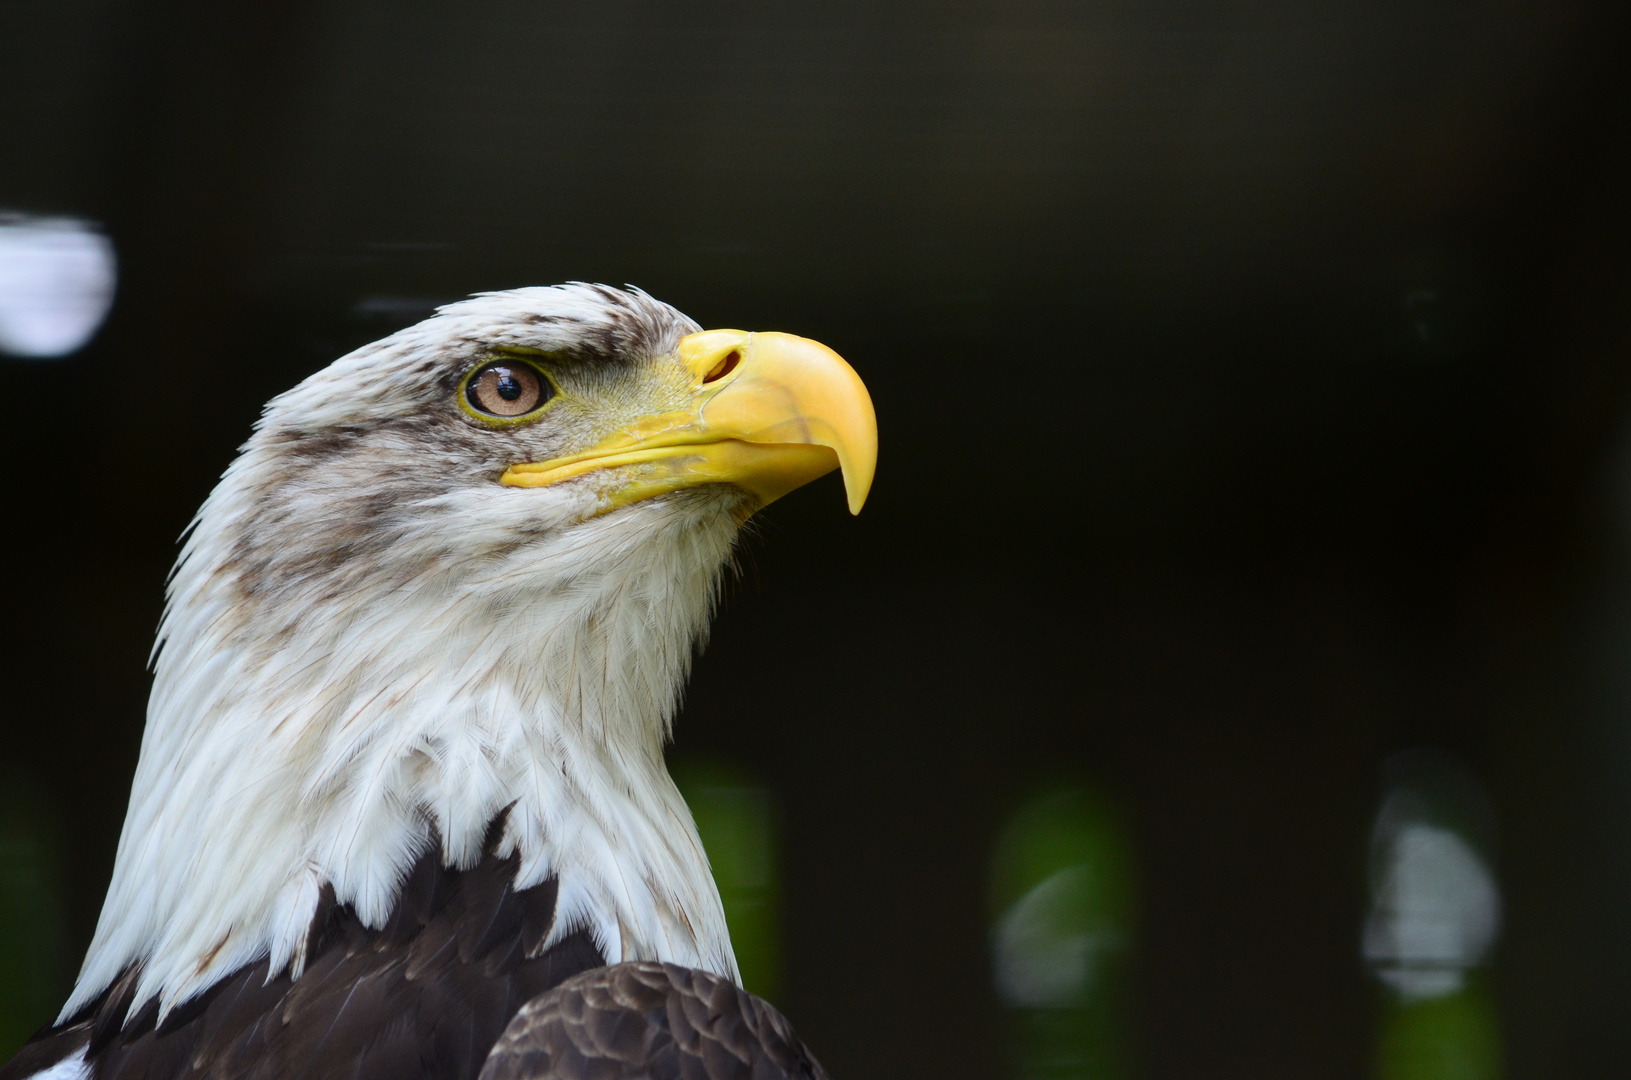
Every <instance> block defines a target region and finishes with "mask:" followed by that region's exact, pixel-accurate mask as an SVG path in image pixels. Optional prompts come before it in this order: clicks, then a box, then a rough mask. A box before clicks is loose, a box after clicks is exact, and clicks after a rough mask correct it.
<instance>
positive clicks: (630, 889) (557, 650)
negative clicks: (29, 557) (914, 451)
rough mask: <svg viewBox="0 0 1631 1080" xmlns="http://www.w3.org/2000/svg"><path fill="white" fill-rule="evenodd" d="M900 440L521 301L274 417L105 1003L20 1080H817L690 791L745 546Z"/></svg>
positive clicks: (27, 1060) (105, 955) (405, 350)
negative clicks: (778, 1005) (696, 718)
mask: <svg viewBox="0 0 1631 1080" xmlns="http://www.w3.org/2000/svg"><path fill="white" fill-rule="evenodd" d="M876 456H877V429H876V424H875V420H874V416H873V409H872V403H871V401H870V399H869V398H868V395H867V391H866V388H865V387H864V386H863V385H862V383H861V380H860V379H859V377H858V376H857V375H856V374H855V372H854V371H853V370H852V369H851V368H850V367H849V365H847V364H846V363H845V362H844V361H843V360H842V359H840V358H839V357H838V355H837V354H835V353H833V352H832V351H831V350H829V349H827V348H826V347H824V346H822V345H820V344H817V343H816V342H814V341H810V340H807V339H805V338H800V337H794V336H791V335H787V334H774V333H745V332H741V331H737V330H716V331H703V330H702V329H701V328H700V327H699V326H697V325H696V324H695V323H693V322H692V321H691V320H689V319H688V318H686V317H685V316H684V315H682V314H680V313H679V312H678V311H676V310H674V309H673V308H671V307H669V306H668V305H666V304H663V303H660V302H658V301H657V300H655V299H653V298H652V297H650V296H648V295H646V294H645V293H643V292H641V291H639V290H635V289H627V290H625V289H615V288H610V287H607V286H602V285H586V284H581V283H578V284H570V285H562V286H555V287H549V288H526V289H517V290H514V291H509V292H498V293H486V294H481V295H478V296H475V297H473V298H471V299H468V300H465V301H461V302H459V303H455V304H451V305H449V306H446V307H443V308H441V309H440V310H439V311H438V313H437V314H436V315H434V316H433V317H431V318H429V319H427V320H426V321H424V322H422V323H420V324H418V325H416V326H412V327H409V328H407V329H405V330H402V331H400V332H398V333H396V334H393V335H391V336H390V337H387V338H385V339H383V340H381V341H378V342H375V343H374V344H371V345H367V346H365V347H363V348H361V349H358V350H357V351H355V352H353V353H351V354H349V355H347V356H345V357H342V358H341V359H339V360H337V361H335V362H334V363H333V364H332V365H331V366H329V367H328V368H326V369H324V370H322V371H319V372H318V373H317V374H315V375H313V376H311V377H310V378H308V379H307V380H306V381H305V382H303V383H301V384H300V385H298V386H296V387H295V388H294V389H292V390H290V391H288V392H287V393H284V394H282V395H281V396H279V397H277V398H275V399H273V400H272V401H271V403H270V404H268V405H267V407H266V409H265V412H264V414H263V415H262V417H261V419H260V421H259V423H258V424H257V425H256V428H255V430H254V433H253V435H252V436H251V438H250V439H249V441H248V442H247V443H245V444H244V446H243V448H242V451H241V453H240V454H239V456H238V457H237V459H236V460H234V461H233V462H232V464H231V466H230V467H229V468H228V469H227V470H226V472H225V474H224V475H223V476H222V479H221V482H220V483H219V485H218V486H217V487H216V488H215V490H214V491H213V492H212V493H211V494H210V496H209V498H208V499H207V500H206V501H205V503H204V505H203V507H202V508H201V509H200V510H199V512H198V515H197V517H196V518H195V519H194V521H193V524H192V526H191V530H190V532H189V534H188V536H187V538H186V540H185V543H184V546H183V549H182V553H181V557H180V559H179V561H178V563H177V565H176V569H175V571H174V574H173V576H172V578H171V580H170V584H169V588H168V593H167V605H166V609H165V615H164V618H163V621H162V623H161V625H160V628H159V634H158V645H157V646H156V660H155V663H154V682H153V690H152V697H151V700H150V702H149V706H148V711H147V726H146V729H145V732H144V734H143V737H142V745H141V756H140V761H139V763H138V765H137V768H136V776H135V780H134V783H133V785H132V790H131V796H130V806H129V811H128V813H127V816H126V818H125V824H124V829H123V832H122V834H121V836H120V839H119V849H118V856H117V860H116V863H115V866H114V871H113V878H112V882H111V884H110V885H109V887H108V894H107V899H106V901H105V903H104V906H103V908H102V914H101V918H100V921H99V922H98V924H97V927H96V932H95V935H94V938H93V940H92V942H91V945H90V949H89V952H88V954H87V955H86V957H85V961H84V965H83V967H82V968H81V970H80V973H79V978H78V982H77V984H76V985H75V987H74V989H73V992H72V994H71V995H70V996H69V998H68V1001H67V1003H66V1004H65V1005H64V1006H63V1008H62V1011H61V1013H60V1015H59V1016H58V1017H57V1019H56V1021H55V1023H54V1024H52V1025H51V1026H49V1027H48V1028H47V1029H45V1030H44V1031H42V1032H41V1033H40V1034H39V1035H38V1036H36V1037H35V1039H34V1040H33V1041H32V1042H30V1043H29V1044H28V1045H27V1046H25V1047H24V1048H23V1050H21V1051H20V1052H19V1053H18V1054H17V1056H16V1057H15V1058H13V1060H12V1061H11V1062H10V1063H9V1064H7V1065H6V1066H5V1068H4V1069H0V1080H11V1078H14V1077H15V1078H24V1077H36V1076H37V1077H41V1078H49V1080H115V1078H121V1080H122V1078H142V1080H170V1078H173V1077H174V1078H179V1077H211V1078H214V1080H230V1078H240V1077H242V1078H268V1080H270V1078H287V1080H294V1078H297V1077H298V1078H303V1080H338V1078H341V1077H344V1078H347V1080H352V1078H356V1080H373V1078H378V1080H387V1078H388V1080H413V1078H417V1077H425V1078H431V1077H434V1078H439V1080H442V1078H445V1080H455V1078H457V1080H464V1078H470V1080H474V1078H476V1077H478V1076H480V1077H482V1078H483V1080H523V1078H533V1080H543V1078H546V1077H547V1078H560V1080H572V1078H579V1077H584V1078H587V1077H608V1078H609V1077H631V1078H632V1077H651V1078H666V1077H674V1078H679V1077H686V1078H691V1077H744V1078H745V1077H754V1078H771V1077H820V1076H822V1075H823V1073H822V1072H821V1069H820V1067H819V1065H817V1064H816V1062H815V1060H814V1059H813V1058H812V1057H811V1056H810V1054H809V1052H808V1051H807V1050H806V1049H805V1047H804V1046H803V1044H802V1043H801V1042H799V1040H798V1039H797V1038H796V1036H795V1035H794V1034H793V1032H792V1030H791V1029H790V1028H789V1027H788V1025H787V1022H786V1021H785V1019H783V1018H782V1016H781V1015H780V1014H779V1013H777V1012H776V1011H775V1010H774V1009H773V1008H771V1007H770V1006H769V1005H767V1004H766V1003H764V1002H763V1001H760V1000H758V999H757V998H753V997H751V996H750V995H748V994H746V993H744V992H743V991H742V990H741V989H739V987H738V986H737V983H738V981H739V979H738V974H737V966H736V960H735V957H734V955H733V954H732V951H731V942H730V936H729V934H728V932H727V930H726V925H725V917H724V912H723V909H722V907H721V905H720V899H719V894H718V892H717V890H716V888H715V886H714V883H713V880H712V878H711V876H710V874H709V870H708V862H707V858H706V856H705V855H704V853H703V848H702V844H701V842H700V840H699V839H698V836H697V831H696V827H695V825H694V824H693V823H692V819H691V815H690V813H689V811H688V810H687V808H686V805H685V802H684V800H683V799H682V798H681V797H680V794H679V792H678V791H677V790H676V788H675V786H674V784H673V782H672V781H671V780H670V779H669V776H668V773H667V771H666V769H665V767H664V762H663V747H664V744H665V741H666V740H667V738H668V735H669V732H670V727H671V723H672V720H673V716H674V712H675V708H676V703H677V700H678V696H679V693H680V690H681V687H682V684H683V682H684V680H685V677H686V675H687V673H688V669H689V666H690V663H691V659H692V656H693V654H694V651H695V649H696V647H697V645H698V643H699V642H700V640H701V639H702V637H703V635H704V634H705V633H706V630H707V626H708V621H709V618H710V616H711V613H712V609H713V606H714V602H715V598H716V595H717V591H718V585H719V582H720V579H721V575H722V573H723V572H724V569H725V568H726V566H727V564H729V562H730V560H731V553H732V549H733V545H734V544H735V543H736V539H737V536H738V533H739V530H740V529H741V527H742V525H743V523H744V522H745V521H746V520H747V519H748V517H749V516H750V515H752V514H753V513H754V512H755V511H756V510H758V509H759V508H760V507H762V506H764V505H765V504H766V503H768V502H770V501H771V500H773V499H776V498H777V497H779V496H781V495H783V494H785V493H787V492H788V491H791V490H793V489H794V488H796V487H798V486H800V485H801V484H804V483H807V482H808V481H810V480H812V479H814V478H816V477H818V476H821V475H823V474H825V473H828V472H830V471H832V470H833V469H835V468H840V469H842V471H843V479H844V483H845V485H846V489H847V491H848V497H849V503H850V508H851V510H852V511H859V509H860V506H861V503H862V502H863V501H864V499H865V498H866V494H867V491H868V489H869V487H870V485H871V482H872V474H873V468H874V464H875V462H876Z"/></svg>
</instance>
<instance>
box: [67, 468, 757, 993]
mask: <svg viewBox="0 0 1631 1080" xmlns="http://www.w3.org/2000/svg"><path fill="white" fill-rule="evenodd" d="M241 460H242V459H240V461H241ZM235 468H237V466H235ZM231 477H232V474H231V473H230V472H229V474H228V479H229V480H230V479H231ZM222 487H223V489H228V491H227V495H226V496H222V495H221V489H218V492H217V495H214V496H212V497H211V500H210V502H209V503H206V506H205V508H204V510H203V511H202V512H201V515H200V519H199V523H198V525H197V528H196V530H195V532H194V534H193V535H192V537H191V538H190V540H189V542H188V545H187V547H186V549H185V551H184V553H183V559H182V562H181V564H180V565H179V567H178V570H177V573H176V575H175V577H174V579H173V581H172V585H171V590H170V604H169V608H168V611H167V615H166V619H165V623H164V626H163V629H162V632H161V636H162V638H163V639H164V641H165V644H164V646H163V651H162V652H161V654H160V655H159V658H158V661H157V663H156V665H155V682H154V688H153V693H152V697H151V699H150V702H149V709H148V717H147V727H146V730H145V732H144V735H143V742H142V750H141V758H140V761H139V764H138V767H137V773H136V778H135V782H134V784H133V787H132V794H131V803H130V809H129V812H128V814H127V817H126V821H125V826H124V830H123V833H122V835H121V838H120V844H119V852H118V856H117V859H116V864H115V870H114V875H113V881H112V883H111V885H110V887H109V892H108V897H107V901H106V903H105V905H104V908H103V912H102V916H101V919H100V921H99V923H98V926H97V931H96V934H95V936H94V939H93V942H92V945H91V948H90V951H89V953H88V954H87V957H86V961H85V965H84V967H83V969H82V971H81V974H80V978H79V981H78V984H77V986H76V988H75V991H74V993H73V995H72V997H71V998H70V999H69V1002H68V1004H67V1005H66V1006H65V1008H64V1010H63V1013H62V1017H63V1018H66V1017H69V1016H71V1015H73V1014H74V1013H75V1012H77V1011H78V1010H79V1009H81V1008H83V1007H84V1006H85V1005H86V1004H88V1003H89V1002H90V1001H92V1000H94V999H95V998H96V997H97V995H99V994H100V993H101V992H102V991H103V990H104V989H106V988H107V987H108V986H109V985H110V984H111V983H112V982H113V981H114V980H115V979H117V978H118V977H119V976H120V975H121V973H123V972H125V971H127V970H129V969H131V968H132V967H133V966H134V967H137V968H139V970H140V978H139V984H138V989H137V991H136V995H135V998H134V1000H133V1003H132V1006H131V1009H132V1011H133V1012H134V1011H135V1010H137V1009H139V1008H141V1007H142V1006H143V1005H144V1004H146V1002H147V1001H149V1000H150V999H152V998H155V997H156V998H158V1000H159V1003H160V1008H161V1010H162V1011H166V1012H167V1011H168V1010H169V1009H170V1008H172V1007H174V1006H175V1005H177V1004H179V1003H180V1002H182V1001H185V1000H187V999H188V998H190V997H192V996H193V995H195V994H197V993H199V992H201V991H202V990H204V989H207V988H208V987H209V986H211V985H213V984H214V983H215V982H217V981H219V980H220V979H221V978H223V977H225V976H227V975H229V974H231V973H232V972H234V971H236V970H238V969H240V968H242V967H244V966H246V965H247V964H251V963H255V962H258V961H260V960H261V959H268V960H269V962H270V973H271V975H277V974H279V973H282V972H288V973H289V974H291V975H293V976H294V977H296V978H298V977H299V975H300V974H301V972H302V970H303V966H304V964H305V961H306V957H305V954H304V950H305V948H306V942H307V940H308V939H309V937H310V934H309V930H310V926H311V922H312V919H313V917H314V914H315V913H316V911H317V909H318V906H319V898H320V896H322V894H323V893H324V891H325V890H331V891H332V894H333V896H334V899H335V900H336V901H337V902H338V903H341V904H345V905H349V906H350V907H351V908H352V909H354V911H355V912H356V915H357V917H358V919H359V920H360V921H361V922H362V924H363V925H364V926H367V927H374V928H378V927H382V926H384V925H385V923H386V922H387V920H388V919H389V917H390V915H391V912H392V910H393V908H394V906H395V904H396V901H397V898H398V895H399V892H400V889H401V885H402V880H403V877H404V875H405V874H406V873H407V872H408V869H409V868H410V867H411V866H412V865H413V864H414V862H415V860H416V859H417V858H419V857H420V855H421V854H422V853H424V852H425V851H426V850H427V849H428V848H429V847H431V846H432V845H435V844H439V845H440V846H441V849H442V850H441V858H442V860H443V863H444V865H447V866H449V867H453V868H456V869H463V868H468V867H470V866H474V865H476V863H477V862H479V860H480V859H481V857H482V854H483V845H484V838H485V837H486V835H487V831H488V827H489V825H490V824H491V823H492V822H494V821H495V820H497V819H499V818H500V816H502V817H503V819H504V822H505V824H504V830H503V833H502V835H501V837H500V839H499V849H498V854H499V855H501V856H505V857H509V856H512V855H513V856H515V857H516V859H517V863H518V866H519V869H518V871H517V875H516V882H515V886H516V887H517V888H527V887H530V886H533V885H537V884H540V883H542V882H544V881H546V880H549V879H554V880H555V881H556V882H557V888H558V901H557V913H556V919H555V923H554V925H553V928H552V929H551V931H550V935H549V937H548V939H547V940H546V941H545V942H544V943H543V946H542V947H544V948H547V947H549V946H551V945H552V944H554V943H555V942H557V941H559V940H560V939H561V938H562V937H563V936H565V935H567V934H570V933H572V932H574V931H576V930H587V931H588V932H589V933H590V934H591V935H592V937H593V938H594V940H595V943H596V945H597V946H598V947H599V948H600V950H601V953H602V955H604V956H605V957H607V959H608V960H609V961H610V962H617V961H619V960H632V959H641V960H664V961H670V962H674V963H679V964H683V965H686V966H691V967H700V968H703V969H705V970H709V971H712V972H715V973H716V974H720V975H723V976H725V977H728V978H736V977H737V970H736V962H735V958H734V956H733V954H732V951H731V947H730V941H729V936H728V933H727V931H726V928H725V923H724V914H723V910H722V908H721V905H720V901H719V896H718V892H717V890H716V889H715V887H714V884H713V880H712V877H711V875H710V874H709V871H708V864H707V859H706V856H705V855H704V853H703V849H702V845H701V843H700V840H699V839H698V837H697V833H696V829H695V825H694V823H693V822H692V819H691V815H690V813H689V811H688V809H687V808H686V806H685V803H684V800H683V799H682V798H681V797H680V795H679V793H678V791H677V790H676V789H675V787H674V784H673V782H672V781H671V780H670V778H669V776H668V774H667V771H666V768H665V767H664V764H663V757H662V748H663V744H664V741H665V739H666V737H667V733H668V730H669V726H670V723H671V720H672V716H673V713H674V709H675V707H676V702H677V699H678V695H679V692H680V689H681V686H682V684H683V681H684V679H685V677H686V675H687V673H688V670H689V665H690V660H691V657H692V655H693V654H694V650H695V648H696V645H697V643H698V642H699V641H700V640H701V638H702V637H703V636H704V634H705V630H706V626H707V622H708V619H709V616H710V614H711V611H712V606H713V603H714V599H715V595H716V591H717V585H718V581H719V577H720V573H721V570H722V568H723V566H724V565H725V564H726V562H727V561H728V560H729V557H730V552H731V547H732V544H733V542H734V537H735V526H734V518H733V517H732V516H731V515H729V514H722V513H721V512H720V507H719V506H718V505H717V503H714V502H710V496H709V495H708V494H707V493H706V492H693V493H685V497H683V498H676V499H669V500H651V501H650V502H648V503H644V504H638V505H636V506H634V507H630V508H627V509H626V510H624V511H622V512H619V513H618V514H615V515H605V516H604V517H599V518H593V517H591V518H589V519H588V520H586V521H584V522H582V523H581V524H580V525H578V526H577V527H575V528H573V529H570V530H565V531H562V532H561V533H559V534H547V533H546V534H545V537H544V538H543V539H540V540H537V541H534V542H530V543H527V544H521V545H515V544H510V545H497V546H495V547H494V548H492V549H491V550H485V551H476V552H473V553H472V552H470V551H458V552H452V553H449V552H447V551H445V550H434V551H419V552H415V551H408V552H405V553H402V559H401V562H402V564H403V565H404V566H413V567H415V568H416V569H415V571H414V572H412V573H405V574H402V575H397V576H393V577H388V578H386V579H385V580H386V581H388V583H389V587H385V586H384V585H383V584H382V583H381V582H380V581H371V580H370V579H369V578H367V577H366V576H363V577H360V578H359V576H358V575H357V573H356V572H355V568H354V567H347V568H346V571H347V573H348V574H349V577H347V578H344V579H343V580H336V579H335V578H333V577H330V578H327V579H325V578H323V577H322V576H320V575H317V576H308V577H305V578H302V577H300V576H298V575H290V576H288V577H286V578H278V577H277V575H276V567H275V566H273V567H270V568H268V567H267V566H265V565H263V566H261V567H260V568H259V576H258V577H257V578H256V579H255V580H254V581H248V580H246V579H245V578H244V576H243V573H242V566H241V560H235V558H234V556H233V551H234V550H235V543H234V542H235V540H236V539H237V538H236V537H235V536H234V535H233V529H232V523H233V522H235V521H241V520H243V517H244V515H243V513H242V512H241V511H242V507H234V506H233V505H232V502H231V496H232V489H231V488H230V487H229V485H228V484H226V483H223V486H222ZM512 494H513V493H512V492H510V491H509V490H508V489H502V490H501V492H500V493H482V494H481V495H479V496H476V497H480V498H487V499H492V498H507V497H509V496H510V495H512ZM715 498H717V496H716V497H715ZM514 505H516V506H517V507H519V506H520V504H519V503H516V504H514ZM455 509H457V508H455ZM486 509H487V510H488V511H489V516H491V512H492V508H491V507H488V508H486ZM526 509H527V510H528V511H529V512H532V513H534V514H536V510H535V509H533V508H532V507H527V508H526ZM574 510H575V511H576V512H578V513H581V511H582V508H581V507H577V508H573V507H567V508H565V509H564V510H562V511H561V512H562V513H563V514H564V513H567V512H572V511H574ZM515 512H517V513H519V512H520V510H517V511H515Z"/></svg>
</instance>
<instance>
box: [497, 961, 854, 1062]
mask: <svg viewBox="0 0 1631 1080" xmlns="http://www.w3.org/2000/svg"><path fill="white" fill-rule="evenodd" d="M590 1077H594V1078H596V1080H703V1078H706V1080H827V1074H826V1072H825V1071H824V1070H823V1069H822V1068H821V1065H820V1063H818V1062H817V1061H816V1059H815V1058H814V1056H812V1055H811V1053H810V1051H809V1048H807V1047H806V1046H805V1045H804V1043H803V1042H801V1041H800V1040H799V1038H798V1036H796V1035H795V1034H794V1033H793V1027H792V1025H791V1024H789V1023H788V1022H787V1018H786V1017H784V1016H783V1015H782V1014H781V1013H779V1012H777V1011H776V1009H775V1008H774V1007H772V1006H771V1005H770V1003H769V1002H766V1001H764V1000H763V999H761V998H757V997H754V996H753V995H752V994H749V993H748V992H746V991H745V990H742V989H741V988H740V987H738V986H736V984H734V983H732V982H730V981H729V980H727V979H722V978H720V977H718V976H717V975H710V974H709V973H707V972H705V971H698V970H696V969H694V968H683V967H679V966H677V965H674V964H662V963H649V962H631V963H624V964H613V965H611V966H609V967H602V968H596V969H594V970H592V971H586V972H583V973H582V974H580V975H575V976H573V977H572V978H570V979H567V980H566V981H565V982H563V983H561V985H559V986H557V987H556V988H555V989H553V990H550V991H549V992H547V993H544V994H541V995H539V996H538V997H535V998H533V999H532V1000H531V1001H529V1002H528V1003H527V1004H526V1005H524V1006H522V1008H521V1011H520V1012H518V1013H517V1014H516V1015H515V1018H514V1019H513V1020H511V1021H510V1024H509V1026H508V1027H507V1028H505V1029H504V1034H503V1036H502V1037H501V1038H500V1039H499V1040H498V1043H497V1045H495V1046H494V1047H493V1050H492V1053H491V1054H489V1055H488V1057H487V1063H486V1065H484V1066H483V1067H482V1070H481V1076H480V1080H588V1078H590Z"/></svg>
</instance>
